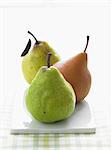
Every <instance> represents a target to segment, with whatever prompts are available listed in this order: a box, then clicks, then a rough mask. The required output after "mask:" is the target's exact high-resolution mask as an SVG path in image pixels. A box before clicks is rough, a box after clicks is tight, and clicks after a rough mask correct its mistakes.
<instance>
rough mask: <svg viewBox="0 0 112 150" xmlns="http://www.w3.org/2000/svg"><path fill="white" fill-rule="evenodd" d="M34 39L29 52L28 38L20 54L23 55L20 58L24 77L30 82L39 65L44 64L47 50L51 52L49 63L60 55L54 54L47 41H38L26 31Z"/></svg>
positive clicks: (58, 58)
mask: <svg viewBox="0 0 112 150" xmlns="http://www.w3.org/2000/svg"><path fill="white" fill-rule="evenodd" d="M28 33H29V34H31V35H32V36H33V37H34V39H35V41H36V42H35V44H34V46H33V48H32V50H31V51H30V52H29V49H30V47H31V40H30V39H29V41H28V44H27V46H26V48H25V50H24V51H23V53H22V54H21V56H22V57H23V60H22V71H23V75H24V78H25V79H26V81H27V82H28V83H29V84H31V82H32V80H33V78H34V77H35V75H36V73H37V72H38V70H39V69H40V67H42V66H45V65H46V57H47V54H48V52H52V58H51V64H52V65H53V64H54V63H56V62H57V61H59V60H60V57H59V56H58V55H57V54H56V52H55V51H54V50H53V49H52V48H51V47H50V46H49V45H48V43H47V42H43V41H38V40H37V39H36V38H35V36H34V35H33V34H32V33H31V32H30V31H28Z"/></svg>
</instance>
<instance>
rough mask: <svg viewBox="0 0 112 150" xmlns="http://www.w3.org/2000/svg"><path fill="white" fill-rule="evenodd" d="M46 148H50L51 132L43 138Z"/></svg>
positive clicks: (46, 149)
mask: <svg viewBox="0 0 112 150" xmlns="http://www.w3.org/2000/svg"><path fill="white" fill-rule="evenodd" d="M43 142H44V147H45V150H48V149H49V134H45V135H44V138H43Z"/></svg>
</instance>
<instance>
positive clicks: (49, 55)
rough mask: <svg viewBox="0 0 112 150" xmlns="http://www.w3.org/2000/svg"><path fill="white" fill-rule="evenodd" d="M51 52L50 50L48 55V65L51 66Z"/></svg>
mask: <svg viewBox="0 0 112 150" xmlns="http://www.w3.org/2000/svg"><path fill="white" fill-rule="evenodd" d="M51 55H52V54H51V53H50V52H49V53H48V55H47V67H48V68H49V67H50V66H51V64H50V58H51Z"/></svg>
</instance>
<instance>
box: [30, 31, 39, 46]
mask: <svg viewBox="0 0 112 150" xmlns="http://www.w3.org/2000/svg"><path fill="white" fill-rule="evenodd" d="M28 33H29V34H30V35H32V36H33V38H34V39H35V41H36V43H35V44H37V45H38V44H39V43H40V42H39V41H38V40H37V39H36V37H35V36H34V35H33V34H32V33H31V32H30V31H28Z"/></svg>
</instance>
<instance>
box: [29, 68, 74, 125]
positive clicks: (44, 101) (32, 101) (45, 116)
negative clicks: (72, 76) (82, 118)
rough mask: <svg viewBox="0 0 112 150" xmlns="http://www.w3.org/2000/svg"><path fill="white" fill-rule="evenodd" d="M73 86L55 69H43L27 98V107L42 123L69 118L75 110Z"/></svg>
mask: <svg viewBox="0 0 112 150" xmlns="http://www.w3.org/2000/svg"><path fill="white" fill-rule="evenodd" d="M75 101H76V98H75V94H74V91H73V88H72V86H71V85H70V84H69V83H68V82H67V81H66V80H65V79H64V77H63V76H62V74H61V73H60V72H59V71H58V69H57V68H55V67H53V66H52V67H50V68H46V67H45V66H44V67H41V68H40V69H39V71H38V73H37V74H36V76H35V78H34V79H33V81H32V83H31V85H30V87H29V89H28V93H27V96H26V107H27V109H28V111H29V112H30V113H31V115H32V116H33V117H34V118H35V119H37V120H39V121H41V122H48V123H52V122H56V121H59V120H63V119H66V118H68V117H69V116H70V115H71V114H72V113H73V111H74V108H75Z"/></svg>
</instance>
